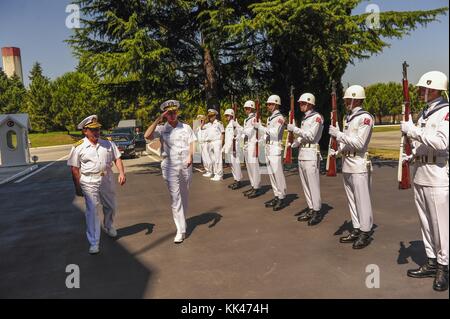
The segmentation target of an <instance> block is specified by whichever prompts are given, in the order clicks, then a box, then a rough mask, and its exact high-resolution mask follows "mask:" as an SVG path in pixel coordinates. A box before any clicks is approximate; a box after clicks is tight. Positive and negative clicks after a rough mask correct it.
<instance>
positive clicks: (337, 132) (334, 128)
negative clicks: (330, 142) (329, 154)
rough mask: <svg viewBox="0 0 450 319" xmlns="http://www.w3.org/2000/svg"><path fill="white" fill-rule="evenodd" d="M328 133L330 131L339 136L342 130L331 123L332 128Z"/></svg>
mask: <svg viewBox="0 0 450 319" xmlns="http://www.w3.org/2000/svg"><path fill="white" fill-rule="evenodd" d="M328 133H330V135H331V136H334V137H336V138H337V137H338V136H339V135H340V134H342V132H341V131H339V129H338V128H337V127H336V126H333V125H330V128H329V130H328Z"/></svg>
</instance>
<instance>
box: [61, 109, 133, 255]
mask: <svg viewBox="0 0 450 319" xmlns="http://www.w3.org/2000/svg"><path fill="white" fill-rule="evenodd" d="M100 127H101V125H100V123H99V122H98V118H97V115H91V116H88V117H87V118H85V119H84V120H83V121H81V122H80V124H78V129H81V130H83V134H84V135H85V137H84V138H83V139H82V140H80V141H79V142H78V143H76V144H75V145H74V146H73V147H72V150H71V151H70V154H69V159H68V160H67V165H68V166H71V170H72V179H73V182H74V184H75V190H76V194H77V196H84V200H85V203H86V226H87V227H86V228H87V229H86V235H87V239H88V241H89V244H90V248H89V253H90V254H97V253H98V252H99V251H100V249H99V244H100V227H101V226H100V219H99V217H98V214H97V207H98V206H99V204H101V205H102V206H103V216H104V218H103V229H104V230H105V232H106V233H107V234H108V235H109V236H111V237H116V236H117V231H116V229H115V228H114V216H115V214H116V208H117V205H116V193H115V184H114V174H113V171H112V165H113V163H115V164H116V166H117V169H118V170H119V178H118V182H119V184H120V185H124V184H125V181H126V177H125V171H124V167H123V163H122V160H121V159H120V156H121V154H120V151H119V149H118V148H117V146H116V145H115V144H114V143H112V142H110V141H107V140H102V139H100V138H99V136H100Z"/></svg>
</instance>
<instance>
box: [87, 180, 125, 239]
mask: <svg viewBox="0 0 450 319" xmlns="http://www.w3.org/2000/svg"><path fill="white" fill-rule="evenodd" d="M80 184H81V190H82V191H83V195H84V200H85V203H86V215H85V216H86V236H87V239H88V241H89V244H90V245H91V246H93V245H98V244H99V243H100V226H101V225H100V219H99V217H98V206H99V205H100V204H101V205H102V206H103V226H104V227H105V228H106V229H109V228H110V227H112V226H113V222H114V216H115V213H116V207H117V206H116V192H115V183H114V175H113V173H112V172H108V173H107V175H106V176H103V177H101V176H86V175H81V178H80Z"/></svg>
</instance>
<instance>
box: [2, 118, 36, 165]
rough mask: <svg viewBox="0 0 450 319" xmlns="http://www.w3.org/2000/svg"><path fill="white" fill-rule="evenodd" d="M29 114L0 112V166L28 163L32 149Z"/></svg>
mask: <svg viewBox="0 0 450 319" xmlns="http://www.w3.org/2000/svg"><path fill="white" fill-rule="evenodd" d="M29 129H31V124H30V119H29V117H28V114H0V166H1V167H6V166H20V165H28V164H30V163H31V160H30V149H29V145H28V130H29Z"/></svg>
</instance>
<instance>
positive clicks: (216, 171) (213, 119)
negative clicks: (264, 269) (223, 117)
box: [202, 109, 225, 182]
mask: <svg viewBox="0 0 450 319" xmlns="http://www.w3.org/2000/svg"><path fill="white" fill-rule="evenodd" d="M218 114H219V112H217V111H216V110H214V109H209V110H208V120H209V122H208V123H207V124H205V125H203V126H202V130H205V131H206V136H207V137H206V141H207V147H208V155H209V158H210V160H211V167H212V171H211V174H208V173H206V174H204V175H203V176H205V177H211V180H212V181H215V182H218V181H221V180H222V179H223V161H222V145H223V140H224V135H225V129H224V128H223V124H222V123H221V122H220V121H219V120H218V119H217V115H218Z"/></svg>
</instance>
